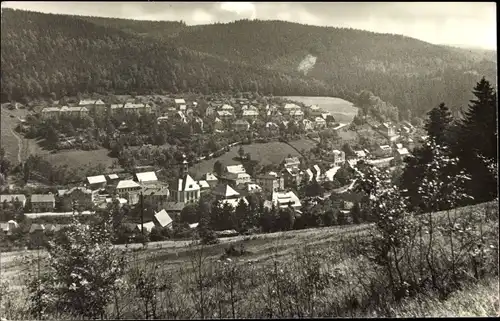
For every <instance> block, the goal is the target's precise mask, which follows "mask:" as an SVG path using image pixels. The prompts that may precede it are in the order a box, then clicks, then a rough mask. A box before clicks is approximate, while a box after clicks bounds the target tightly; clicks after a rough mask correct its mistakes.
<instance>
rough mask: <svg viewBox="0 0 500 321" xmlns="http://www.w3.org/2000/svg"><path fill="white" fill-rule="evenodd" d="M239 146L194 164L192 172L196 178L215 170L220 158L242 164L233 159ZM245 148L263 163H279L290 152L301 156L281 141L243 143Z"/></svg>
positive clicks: (223, 161) (225, 162) (227, 161)
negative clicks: (216, 156)
mask: <svg viewBox="0 0 500 321" xmlns="http://www.w3.org/2000/svg"><path fill="white" fill-rule="evenodd" d="M239 148H240V147H239V146H234V147H232V148H231V149H230V150H229V152H227V153H225V154H224V155H222V156H220V157H218V158H212V159H209V160H204V161H202V162H200V163H198V164H196V165H194V166H193V167H192V168H191V169H190V172H191V173H192V174H193V175H194V176H195V177H196V178H197V177H200V176H201V175H203V174H205V173H207V172H213V168H214V164H215V162H216V161H217V160H220V161H221V162H222V163H223V164H228V165H229V164H240V162H239V161H237V160H233V158H236V157H238V149H239ZM243 149H244V150H245V153H250V155H251V158H252V159H255V160H259V162H260V163H261V164H262V165H267V164H279V163H280V162H281V161H283V159H285V157H288V155H289V154H290V155H292V156H300V154H299V153H298V152H297V151H296V150H295V149H293V148H292V147H291V146H288V145H287V144H285V143H281V142H271V143H262V144H251V145H243Z"/></svg>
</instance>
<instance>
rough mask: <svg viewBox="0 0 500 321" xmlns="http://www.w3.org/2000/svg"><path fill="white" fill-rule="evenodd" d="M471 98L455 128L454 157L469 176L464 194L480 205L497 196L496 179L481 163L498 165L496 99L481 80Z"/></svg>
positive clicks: (493, 93)
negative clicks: (470, 196)
mask: <svg viewBox="0 0 500 321" xmlns="http://www.w3.org/2000/svg"><path fill="white" fill-rule="evenodd" d="M473 94H474V96H475V99H473V100H471V101H470V104H469V109H468V110H467V111H466V112H465V114H464V117H463V119H462V120H461V122H460V124H459V126H458V139H457V144H456V147H455V148H454V153H456V156H458V157H459V158H460V165H461V167H462V168H463V169H465V170H466V171H467V172H468V173H469V174H470V175H471V181H470V182H469V186H468V193H469V194H470V195H472V196H473V197H474V199H475V201H476V202H484V201H488V200H491V199H493V198H494V197H496V195H497V179H496V178H495V177H494V175H493V174H492V173H491V172H490V171H489V170H488V166H487V164H486V162H485V161H484V159H486V160H488V161H489V162H491V163H494V164H497V163H498V155H497V152H498V147H497V126H496V124H497V112H496V110H497V106H496V105H497V97H496V92H495V90H494V89H493V88H492V86H491V85H490V83H489V82H488V81H487V80H486V79H485V78H484V77H483V78H482V79H481V80H480V81H479V82H478V83H477V85H476V87H474V90H473ZM483 158H484V159H483Z"/></svg>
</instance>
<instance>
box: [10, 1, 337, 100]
mask: <svg viewBox="0 0 500 321" xmlns="http://www.w3.org/2000/svg"><path fill="white" fill-rule="evenodd" d="M1 19H2V22H1V23H2V25H1V27H2V39H1V44H2V47H1V56H2V58H1V67H2V101H5V100H20V99H23V98H24V100H26V99H28V98H33V97H38V96H45V97H52V98H53V97H54V96H56V97H58V98H60V97H62V96H65V95H76V94H78V93H84V92H99V93H106V92H112V93H115V94H130V93H131V92H136V93H150V92H164V91H166V92H174V93H175V92H187V91H193V92H203V93H209V92H218V91H232V90H233V89H234V90H239V91H257V90H258V91H259V92H261V93H271V92H274V93H277V94H278V93H282V94H287V93H288V94H290V93H295V92H301V93H307V91H308V90H309V91H310V90H314V91H319V92H323V93H324V94H325V95H328V94H332V90H329V89H328V88H327V86H326V85H325V84H324V83H322V82H320V81H311V80H309V79H306V78H305V77H299V76H290V75H286V74H284V73H280V72H276V71H272V70H268V69H264V68H259V67H254V66H251V65H247V64H242V63H239V62H231V61H228V60H227V59H225V58H224V57H217V56H214V55H213V54H210V53H200V52H195V51H193V50H190V49H186V48H182V47H179V46H177V45H176V46H173V45H169V44H167V43H163V42H161V41H156V40H153V39H151V38H145V37H143V36H142V35H139V33H140V31H141V30H140V28H137V25H133V26H132V27H130V26H127V25H126V24H120V23H116V24H114V25H113V24H111V25H112V27H110V26H109V23H108V25H106V24H105V23H103V22H102V20H100V19H92V18H90V19H89V18H82V17H77V16H66V15H53V14H41V13H34V12H28V11H19V10H7V9H5V10H4V11H3V13H2V17H1ZM111 20H113V19H111ZM91 21H94V22H91ZM120 28H123V29H124V30H121V29H120ZM131 28H132V29H133V28H135V29H134V30H135V31H134V32H131V31H130V30H131ZM146 29H148V28H146ZM153 30H154V28H153Z"/></svg>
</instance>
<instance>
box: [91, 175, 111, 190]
mask: <svg viewBox="0 0 500 321" xmlns="http://www.w3.org/2000/svg"><path fill="white" fill-rule="evenodd" d="M87 183H88V185H89V187H90V188H91V189H93V190H96V189H100V188H103V187H105V186H106V183H107V181H106V177H105V176H104V175H97V176H89V177H87Z"/></svg>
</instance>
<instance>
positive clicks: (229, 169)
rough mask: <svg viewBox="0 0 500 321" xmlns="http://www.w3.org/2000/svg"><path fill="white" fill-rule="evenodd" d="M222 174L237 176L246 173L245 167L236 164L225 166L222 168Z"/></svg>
mask: <svg viewBox="0 0 500 321" xmlns="http://www.w3.org/2000/svg"><path fill="white" fill-rule="evenodd" d="M224 172H225V173H233V174H238V173H246V172H247V171H246V170H245V167H244V166H243V165H241V164H237V165H227V166H226V167H224Z"/></svg>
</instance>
